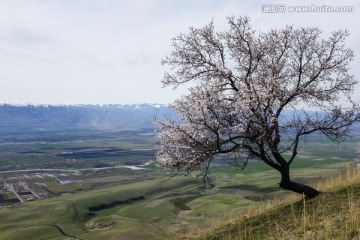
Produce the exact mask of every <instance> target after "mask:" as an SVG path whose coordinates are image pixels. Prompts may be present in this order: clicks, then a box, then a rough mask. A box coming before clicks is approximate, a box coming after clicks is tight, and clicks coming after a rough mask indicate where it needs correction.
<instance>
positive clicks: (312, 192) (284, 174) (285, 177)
mask: <svg viewBox="0 0 360 240" xmlns="http://www.w3.org/2000/svg"><path fill="white" fill-rule="evenodd" d="M280 173H281V182H280V183H279V185H280V187H281V188H283V189H286V190H290V191H293V192H296V193H300V194H304V195H305V196H306V197H308V198H313V197H316V196H317V195H319V194H320V192H319V191H318V190H316V189H314V188H312V187H310V186H307V185H305V184H301V183H297V182H293V181H291V180H290V174H289V168H288V167H287V168H286V167H285V168H282V169H281V170H280Z"/></svg>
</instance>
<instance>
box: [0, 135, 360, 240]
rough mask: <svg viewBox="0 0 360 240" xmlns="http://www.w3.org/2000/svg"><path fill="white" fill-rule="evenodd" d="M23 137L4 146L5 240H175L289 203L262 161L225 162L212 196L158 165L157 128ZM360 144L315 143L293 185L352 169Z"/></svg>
mask: <svg viewBox="0 0 360 240" xmlns="http://www.w3.org/2000/svg"><path fill="white" fill-rule="evenodd" d="M16 136H17V135H16V134H11V133H10V132H5V133H3V134H2V137H1V143H0V148H1V161H0V169H1V172H0V180H1V183H2V192H1V193H0V200H1V202H2V203H1V206H2V209H0V215H1V218H0V232H1V233H0V239H68V238H75V239H99V238H101V239H110V238H115V239H116V238H121V239H154V238H164V237H165V238H166V237H170V236H172V235H173V234H181V233H182V232H186V231H189V230H190V229H191V228H194V226H196V227H199V228H207V227H210V226H211V225H212V223H213V222H216V221H219V219H222V218H225V217H226V218H229V217H232V216H241V214H244V212H245V211H246V209H248V208H249V206H256V205H258V204H263V203H264V202H266V201H268V200H272V199H274V198H281V197H282V196H284V195H285V194H287V192H286V191H283V190H281V189H280V188H279V187H278V184H277V183H278V181H279V175H278V173H277V172H275V171H274V170H272V169H271V168H269V167H268V166H266V165H263V164H261V163H258V162H251V163H249V165H248V166H247V168H245V170H241V169H239V168H236V167H232V166H230V165H229V162H228V161H227V160H226V159H217V161H216V163H215V164H214V166H213V167H212V168H211V174H212V176H213V178H214V179H215V186H214V187H213V188H211V189H204V188H203V185H202V181H201V179H196V178H195V177H194V176H189V177H182V176H176V177H173V176H172V175H168V174H167V173H166V171H165V170H164V169H162V168H161V167H157V166H155V164H154V163H151V162H152V161H154V158H155V156H154V152H155V146H156V143H157V140H156V139H155V137H154V134H153V130H152V129H145V130H144V129H142V130H131V131H128V130H126V131H109V130H108V131H89V130H86V131H85V130H83V131H80V130H78V131H68V132H64V131H59V132H56V131H53V132H50V133H49V132H46V131H40V132H31V131H29V132H25V133H24V132H22V133H21V134H20V136H21V137H16ZM358 139H359V135H355V137H354V138H353V139H349V141H347V142H345V143H344V144H342V145H335V144H333V143H331V142H329V141H327V140H326V139H325V138H322V137H319V136H312V137H309V138H308V139H307V140H306V144H304V143H302V145H301V148H300V151H299V160H298V161H295V162H294V164H293V168H292V169H293V170H292V176H293V178H294V179H296V180H298V181H302V182H306V183H309V184H312V183H314V182H315V181H317V180H318V179H319V178H325V177H331V176H333V175H334V174H336V173H337V172H339V171H342V170H344V169H346V167H347V166H349V165H351V164H354V162H355V160H356V158H357V152H356V148H357V141H358ZM3 183H4V184H3ZM5 184H6V185H11V186H12V188H13V190H14V191H15V192H16V193H19V196H20V197H21V198H22V199H23V200H24V202H22V203H19V200H18V199H17V197H16V196H15V194H14V193H13V192H11V191H9V187H6V186H5ZM29 189H30V190H31V191H32V192H33V193H35V194H36V195H37V196H38V197H36V196H35V195H34V194H32V192H31V191H29ZM143 229H146V231H143Z"/></svg>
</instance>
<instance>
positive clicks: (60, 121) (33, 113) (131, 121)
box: [0, 104, 174, 129]
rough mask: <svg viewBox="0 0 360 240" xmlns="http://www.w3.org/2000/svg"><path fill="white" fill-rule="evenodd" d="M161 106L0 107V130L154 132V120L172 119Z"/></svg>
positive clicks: (167, 108)
mask: <svg viewBox="0 0 360 240" xmlns="http://www.w3.org/2000/svg"><path fill="white" fill-rule="evenodd" d="M173 116H174V111H173V110H171V109H170V108H169V107H167V106H166V105H162V104H128V105H118V104H107V105H11V104H1V105H0V128H18V129H27V128H30V129H63V128H66V129H77V128H87V129H112V128H120V129H138V128H155V124H154V118H155V117H157V118H164V117H173Z"/></svg>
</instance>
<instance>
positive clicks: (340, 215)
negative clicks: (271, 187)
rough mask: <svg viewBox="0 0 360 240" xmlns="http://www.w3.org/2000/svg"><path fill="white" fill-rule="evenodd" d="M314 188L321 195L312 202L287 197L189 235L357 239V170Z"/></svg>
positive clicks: (359, 189) (359, 212) (359, 198)
mask: <svg viewBox="0 0 360 240" xmlns="http://www.w3.org/2000/svg"><path fill="white" fill-rule="evenodd" d="M314 185H316V187H317V189H320V190H321V191H322V192H323V193H322V194H321V195H320V196H318V197H316V198H314V199H310V200H307V199H305V198H301V196H300V197H299V196H298V195H290V196H289V197H287V198H286V199H285V200H279V201H277V202H272V203H268V204H264V205H263V206H262V207H260V208H259V206H257V207H256V208H253V209H249V212H248V213H247V214H244V216H242V217H241V219H237V220H234V219H227V222H228V223H227V224H223V223H222V224H221V223H218V224H216V225H214V226H213V228H212V229H213V230H211V231H210V232H207V233H202V232H201V231H197V230H194V231H193V232H192V235H193V236H197V239H360V173H359V171H357V170H356V168H355V167H354V168H349V169H348V170H347V171H346V172H344V173H342V174H338V175H337V176H333V177H331V178H328V179H325V180H323V181H320V182H318V183H316V184H314ZM222 222H223V221H222ZM189 236H190V235H187V237H189ZM179 237H180V238H184V237H185V236H179Z"/></svg>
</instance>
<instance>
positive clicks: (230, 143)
mask: <svg viewBox="0 0 360 240" xmlns="http://www.w3.org/2000/svg"><path fill="white" fill-rule="evenodd" d="M228 25H229V29H228V30H226V31H218V32H217V31H215V28H214V24H213V22H210V23H209V24H208V25H206V26H204V27H203V28H199V29H196V28H190V30H189V32H188V33H187V34H180V35H178V36H177V37H175V38H174V39H173V40H172V47H173V51H172V52H171V53H170V55H169V56H167V57H166V58H165V59H164V60H163V61H162V64H163V65H165V66H167V67H169V71H168V72H166V73H165V74H164V78H163V80H162V83H163V85H164V86H173V87H175V88H176V87H177V86H179V85H183V84H187V83H190V84H189V85H190V86H191V87H189V94H188V95H186V96H183V97H182V98H180V99H179V100H177V101H175V102H174V103H173V104H172V105H171V107H172V108H173V109H175V111H176V112H177V115H178V116H179V119H180V120H172V119H167V120H166V121H162V122H161V123H160V125H161V128H160V132H159V134H158V137H159V139H160V142H161V145H160V148H159V151H158V152H157V162H158V163H160V164H161V165H164V166H167V167H170V168H171V169H172V170H175V171H177V172H179V173H185V174H187V173H190V172H192V171H194V170H197V171H200V172H201V174H202V175H203V176H204V177H205V178H206V176H207V174H208V169H209V166H210V164H211V161H212V160H213V159H214V158H215V157H218V156H219V157H221V156H226V158H227V159H228V158H232V159H233V160H235V161H237V162H239V161H242V162H243V164H244V165H245V164H246V163H247V161H248V160H249V159H251V158H253V159H258V160H261V161H263V162H264V163H266V164H267V165H269V166H271V167H272V168H274V169H276V170H278V171H279V173H280V174H281V182H280V187H282V188H284V189H288V190H292V191H295V192H298V193H304V194H305V195H307V196H309V197H313V196H316V195H317V194H318V191H317V190H315V189H313V188H311V187H309V186H306V185H303V184H300V183H296V182H293V181H291V179H290V170H289V167H290V165H291V163H292V162H293V161H294V160H295V159H296V156H297V149H298V145H299V141H300V139H301V138H303V137H304V136H306V135H308V134H313V133H320V134H323V135H325V136H326V137H328V138H329V139H331V140H332V141H334V142H336V143H339V142H342V141H343V140H344V139H345V138H346V137H347V136H348V135H349V132H350V127H351V125H352V124H353V123H354V122H355V121H359V119H360V115H359V106H358V105H357V104H356V103H354V102H353V101H352V99H351V94H352V92H353V89H354V86H355V85H356V84H357V80H356V79H355V77H354V76H353V75H351V74H350V73H349V63H350V62H351V61H352V60H353V58H354V53H353V51H352V50H351V49H349V48H346V47H345V42H344V41H345V39H346V37H347V36H348V35H349V33H348V32H347V31H344V30H339V31H334V32H333V33H332V34H331V35H330V36H329V37H328V38H327V39H323V38H322V31H321V30H320V29H318V28H316V27H307V28H299V29H295V28H294V27H292V26H287V27H285V28H282V29H272V30H270V31H268V32H257V31H254V30H253V29H252V27H251V24H250V20H249V18H247V17H239V18H235V17H230V18H228ZM308 109H312V111H311V112H309V111H308ZM287 110H292V111H288V112H290V113H291V116H290V117H289V116H286V114H284V113H285V111H287ZM285 139H286V141H284V140H285ZM285 153H286V156H288V155H290V157H286V156H285Z"/></svg>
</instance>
